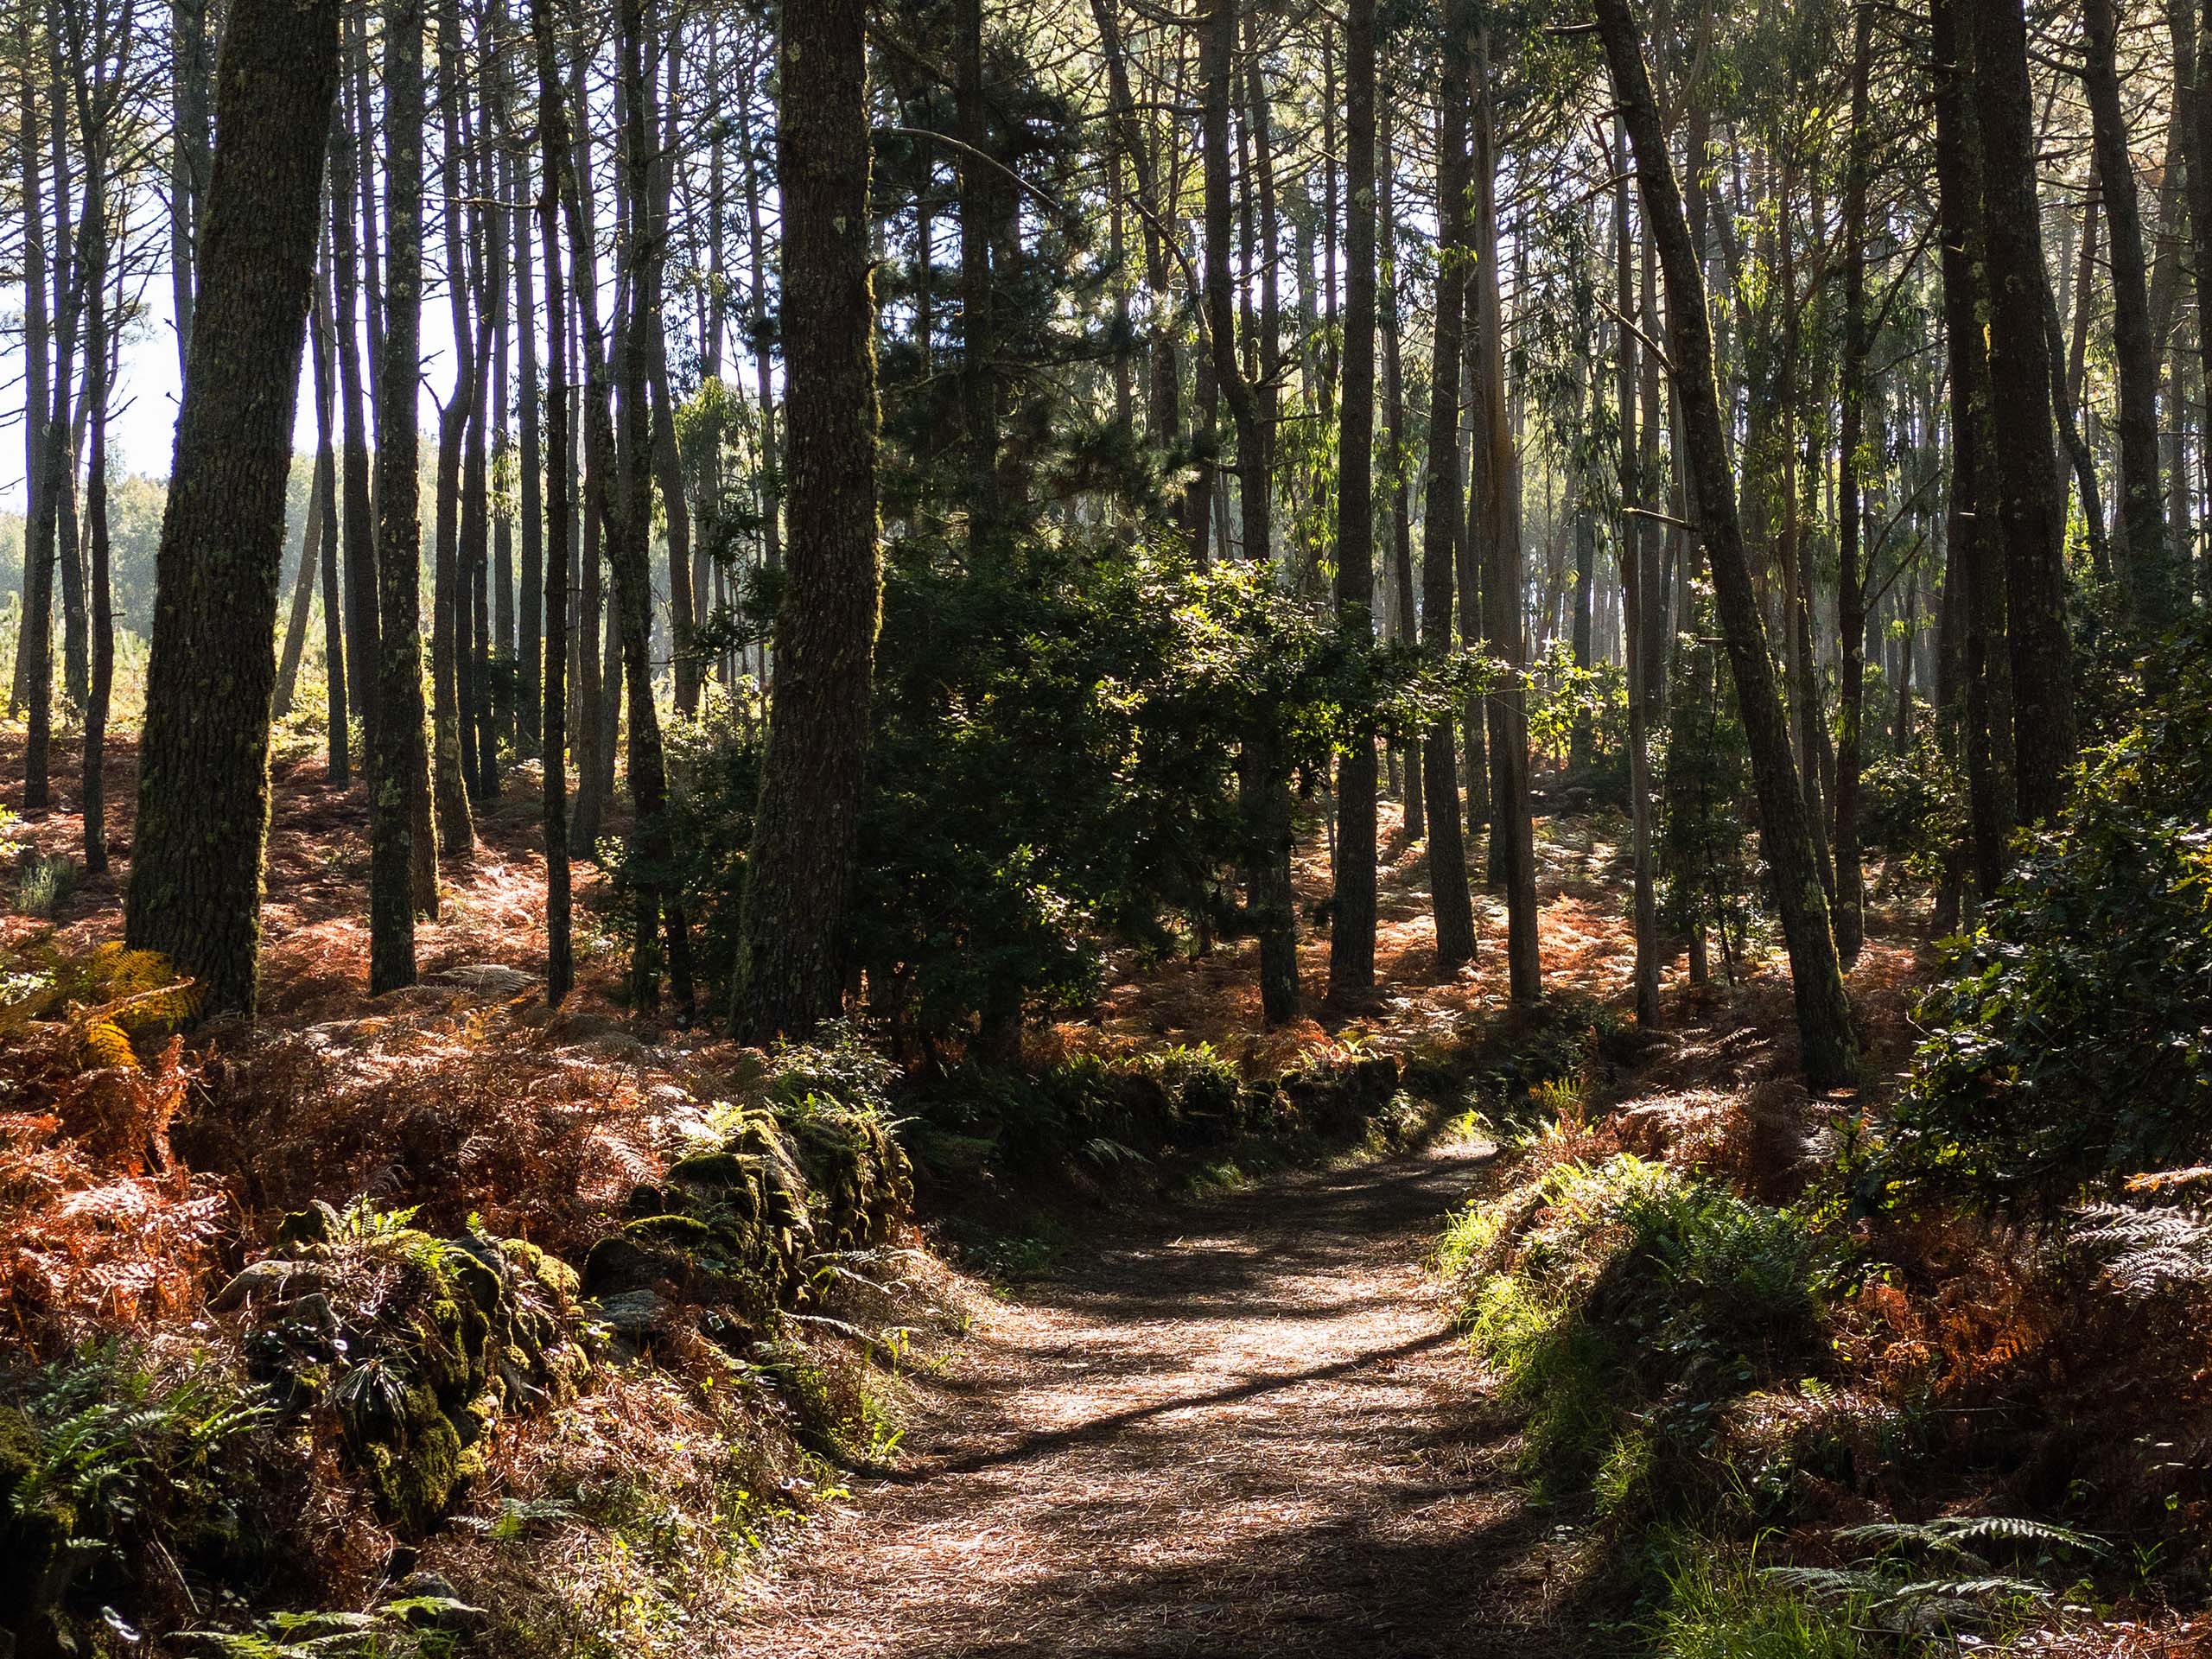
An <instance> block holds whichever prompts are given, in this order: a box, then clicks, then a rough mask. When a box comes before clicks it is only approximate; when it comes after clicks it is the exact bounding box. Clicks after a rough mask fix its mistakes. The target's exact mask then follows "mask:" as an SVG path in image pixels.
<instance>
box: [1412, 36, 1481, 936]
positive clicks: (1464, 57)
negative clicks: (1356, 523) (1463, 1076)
mask: <svg viewBox="0 0 2212 1659" xmlns="http://www.w3.org/2000/svg"><path fill="white" fill-rule="evenodd" d="M1467 29H1468V23H1467V4H1466V0H1450V3H1449V4H1448V5H1447V6H1446V10H1445V16H1444V23H1443V30H1444V39H1443V52H1442V67H1441V68H1440V72H1439V73H1440V77H1441V80H1442V86H1441V88H1440V92H1439V96H1438V113H1437V160H1436V194H1437V199H1438V200H1439V201H1440V202H1441V203H1442V204H1443V206H1442V210H1441V219H1440V225H1439V230H1440V236H1439V238H1438V243H1437V256H1438V257H1437V274H1436V321H1435V324H1434V342H1435V353H1434V357H1433V366H1432V369H1431V371H1430V375H1429V414H1428V433H1429V439H1428V479H1427V493H1428V499H1427V522H1426V523H1425V524H1423V525H1422V529H1421V645H1422V646H1423V648H1424V649H1425V650H1426V651H1427V652H1428V654H1429V655H1430V656H1431V657H1432V658H1435V659H1436V660H1438V661H1440V662H1441V661H1442V660H1444V659H1445V658H1446V657H1448V656H1450V654H1451V652H1452V578H1453V575H1454V571H1453V569H1452V566H1453V560H1454V556H1455V554H1456V551H1457V550H1456V548H1455V546H1454V543H1456V542H1457V540H1458V538H1459V532H1460V531H1462V530H1463V529H1464V524H1463V522H1462V520H1461V518H1460V516H1459V502H1460V499H1461V495H1460V489H1459V444H1458V442H1456V441H1455V435H1456V434H1457V432H1458V431H1459V367H1460V354H1461V351H1462V349H1463V347H1462V340H1461V328H1462V317H1461V312H1462V307H1463V304H1464V302H1465V289H1466V260H1465V249H1466V245H1467V175H1468V161H1467V87H1468V77H1469V73H1470V67H1469V61H1468V40H1467ZM1456 747H1457V745H1456V744H1455V743H1454V742H1453V741H1452V721H1450V720H1448V719H1446V720H1440V721H1436V723H1435V724H1433V726H1431V727H1430V728H1428V733H1427V738H1426V740H1425V741H1424V744H1423V753H1422V755H1421V785H1422V788H1423V790H1424V791H1425V792H1426V794H1427V802H1426V805H1427V819H1428V885H1429V904H1430V907H1431V909H1432V910H1433V912H1434V914H1435V919H1436V971H1437V973H1438V975H1439V976H1450V975H1451V974H1452V973H1454V972H1456V971H1457V970H1458V969H1459V968H1460V967H1461V966H1463V965H1464V964H1465V963H1469V962H1471V961H1473V960H1474V955H1475V906H1474V898H1473V895H1472V894H1471V893H1470V892H1469V891H1468V887H1467V849H1466V842H1465V830H1464V829H1463V828H1462V825H1463V823H1464V822H1465V820H1464V819H1463V818H1462V817H1461V816H1460V810H1459V759H1458V756H1457V754H1456V753H1454V750H1455V748H1456Z"/></svg>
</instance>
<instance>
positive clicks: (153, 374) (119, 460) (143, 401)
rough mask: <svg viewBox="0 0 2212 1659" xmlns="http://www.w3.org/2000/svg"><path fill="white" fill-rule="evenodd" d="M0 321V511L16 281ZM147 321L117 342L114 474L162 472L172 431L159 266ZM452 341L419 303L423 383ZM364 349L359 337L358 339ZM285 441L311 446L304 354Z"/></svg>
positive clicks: (19, 343) (431, 410) (439, 311)
mask: <svg viewBox="0 0 2212 1659" xmlns="http://www.w3.org/2000/svg"><path fill="white" fill-rule="evenodd" d="M0 296H4V307H5V310H6V313H7V318H8V327H7V328H6V331H5V333H4V334H0V512H22V509H23V340H22V310H23V290H22V284H21V283H15V284H11V285H10V286H9V287H8V288H6V289H0ZM145 305H146V309H147V313H148V320H147V325H146V327H143V328H142V329H140V330H139V331H138V332H137V334H134V335H133V337H132V338H130V340H125V341H124V347H123V372H122V375H121V377H120V378H119V379H118V382H117V385H116V389H115V396H114V399H113V403H112V404H111V410H112V411H113V412H111V414H110V416H109V417H108V466H109V467H110V468H111V470H112V471H115V472H117V473H118V474H120V473H143V474H147V475H148V476H149V477H152V478H166V477H168V470H169V457H170V452H171V449H172V448H173V446H174V444H175V436H176V403H177V397H178V394H179V391H180V390H181V376H180V375H179V374H178V372H177V362H176V327H175V308H174V307H173V306H172V305H171V303H170V298H169V277H168V271H167V270H160V271H156V273H155V274H154V276H153V277H152V278H151V279H150V280H149V282H148V283H147V287H146V296H145ZM452 346H453V329H452V324H451V320H450V319H449V318H448V316H447V315H446V308H445V304H444V302H443V301H442V299H438V298H435V296H434V297H433V302H431V303H428V304H425V305H424V306H423V376H424V378H425V379H426V380H427V381H428V382H429V385H436V384H438V382H439V380H440V379H441V378H451V371H450V370H449V369H448V368H446V367H445V365H446V362H447V359H448V355H449V353H450V352H451V349H452ZM362 349H363V351H364V352H365V351H366V350H367V342H366V340H365V338H364V340H363V345H362ZM422 418H423V423H424V429H425V430H428V429H429V424H430V423H433V422H435V420H436V418H437V404H436V403H435V401H434V400H433V399H432V398H431V397H430V396H429V391H428V390H427V389H426V390H425V391H424V392H423V398H422ZM292 442H293V447H294V448H295V449H297V450H300V451H302V452H304V451H310V450H312V449H313V448H314V447H315V398H314V378H313V372H312V367H311V364H310V361H309V359H308V353H305V352H302V353H301V360H300V387H299V404H298V410H297V412H296V416H295V417H294V426H293V440H292Z"/></svg>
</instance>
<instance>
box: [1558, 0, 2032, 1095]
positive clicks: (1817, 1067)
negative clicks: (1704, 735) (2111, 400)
mask: <svg viewBox="0 0 2212 1659" xmlns="http://www.w3.org/2000/svg"><path fill="white" fill-rule="evenodd" d="M1595 3H1596V8H1597V14H1598V29H1599V35H1600V37H1601V38H1602V39H1603V41H1604V42H1605V58H1606V61H1607V63H1608V65H1609V66H1610V67H1611V73H1612V81H1613V87H1614V91H1615V92H1616V94H1617V96H1618V99H1619V100H1620V104H1621V106H1622V111H1621V112H1622V117H1623V118H1624V120H1625V121H1626V122H1627V124H1628V129H1629V136H1630V140H1631V143H1632V144H1633V147H1634V149H1635V156H1636V168H1637V182H1638V184H1639V186H1640V187H1641V190H1642V194H1643V209H1644V215H1645V218H1646V219H1647V221H1648V222H1649V226H1650V227H1651V235H1652V238H1653V240H1654V241H1655V242H1656V244H1657V245H1658V249H1659V260H1660V264H1661V266H1662V269H1663V270H1664V271H1665V275H1666V281H1667V312H1668V324H1669V327H1668V334H1669V340H1670V341H1671V342H1672V344H1673V346H1674V359H1675V375H1676V380H1677V385H1678V387H1679V390H1680V395H1681V410H1682V426H1683V436H1684V439H1685V442H1686V447H1687V449H1688V454H1686V456H1685V460H1686V461H1687V462H1688V467H1689V476H1690V481H1691V486H1692V492H1693V496H1694V500H1695V502H1696V506H1697V516H1698V519H1699V521H1700V525H1701V527H1702V528H1703V530H1704V532H1705V539H1706V549H1707V557H1708V558H1709V560H1710V563H1711V566H1712V570H1713V587H1714V589H1715V594H1716V596H1717V598H1718V601H1719V611H1720V621H1721V629H1722V632H1723V633H1724V635H1725V636H1726V641H1727V648H1728V657H1729V663H1730V665H1731V667H1732V670H1733V671H1734V676H1735V681H1736V701H1737V704H1738V709H1739V710H1740V711H1741V713H1742V716H1743V721H1744V728H1745V735H1746V736H1747V738H1748V739H1749V741H1750V747H1751V771H1752V778H1753V781H1754V785H1755V786H1756V790H1757V793H1758V807H1759V823H1760V831H1761V840H1762V842H1763V844H1764V849H1765V852H1766V857H1767V863H1768V866H1769V868H1770V869H1771V870H1772V871H1773V873H1774V885H1775V889H1776V895H1777V908H1778V909H1779V911H1780V912H1781V919H1782V931H1783V939H1784V941H1785V942H1786V944H1787V945H1788V948H1789V968H1790V985H1791V990H1792V993H1793V995H1794V996H1795V999H1796V1010H1797V1027H1798V1033H1799V1037H1800V1039H1801V1043H1802V1060H1803V1065H1804V1068H1805V1073H1806V1076H1807V1078H1808V1081H1809V1082H1810V1083H1811V1084H1813V1086H1814V1087H1815V1088H1823V1089H1824V1088H1831V1087H1835V1086H1838V1085H1840V1084H1847V1083H1849V1082H1851V1081H1852V1080H1853V1077H1855V1075H1856V1073H1857V1071H1858V1041H1857V1038H1856V1035H1855V1033H1853V1028H1852V1017H1851V1002H1850V998H1849V996H1848V995H1847V993H1846V991H1845V989H1844V984H1843V975H1842V972H1841V969H1840V966H1839V964H1838V963H1837V959H1836V951H1835V937H1834V933H1832V932H1831V931H1830V930H1829V925H1828V912H1827V895H1826V893H1824V892H1823V891H1822V889H1821V882H1820V877H1819V873H1818V861H1817V859H1816V857H1815V853H1814V848H1813V837H1812V829H1811V826H1810V824H1809V823H1808V822H1807V814H1806V810H1805V797H1804V795H1803V793H1802V791H1801V790H1800V788H1799V785H1798V780H1797V776H1796V771H1797V769H1796V763H1795V762H1794V761H1793V760H1792V759H1791V757H1790V752H1789V722H1788V721H1787V719H1786V718H1785V717H1784V715H1783V709H1782V700H1781V698H1780V696H1778V695H1777V690H1776V686H1775V682H1774V666H1773V662H1772V659H1771V658H1770V657H1769V655H1768V654H1767V641H1766V629H1765V626H1764V622H1763V621H1762V620H1761V619H1760V616H1759V609H1758V596H1757V594H1756V593H1755V591H1754V589H1753V587H1752V583H1751V563H1750V561H1749V560H1748V559H1747V558H1746V557H1745V552H1744V540H1743V530H1742V526H1741V525H1740V524H1738V520H1737V517H1736V492H1735V486H1734V481H1733V480H1732V478H1731V477H1730V473H1729V461H1728V449H1727V440H1726V436H1725V435H1724V434H1723V431H1722V429H1721V423H1720V404H1719V392H1718V389H1717V387H1716V385H1715V383H1714V380H1713V339H1712V334H1711V329H1710V326H1709V324H1708V323H1707V317H1706V301H1705V279H1704V276H1703V273H1702V272H1701V271H1700V270H1699V268H1698V263H1697V255H1696V251H1695V249H1694V246H1693V245H1692V244H1691V241H1690V237H1689V229H1688V225H1687V224H1686V223H1685V222H1684V219H1683V217H1682V201H1681V191H1680V189H1679V188H1677V186H1676V184H1675V172H1674V162H1673V160H1672V158H1671V157H1670V156H1669V153H1668V149H1667V142H1666V133H1665V129H1664V128H1663V127H1662V124H1661V122H1660V118H1659V111H1658V106H1657V105H1656V102H1655V100H1654V99H1653V97H1652V93H1651V82H1650V78H1649V74H1648V73H1646V71H1645V68H1644V64H1643V48H1642V45H1641V42H1640V41H1639V40H1638V38H1637V32H1636V18H1635V15H1634V13H1633V12H1632V10H1630V0H1595ZM2047 453H2048V448H2047V447H2046V454H2047Z"/></svg>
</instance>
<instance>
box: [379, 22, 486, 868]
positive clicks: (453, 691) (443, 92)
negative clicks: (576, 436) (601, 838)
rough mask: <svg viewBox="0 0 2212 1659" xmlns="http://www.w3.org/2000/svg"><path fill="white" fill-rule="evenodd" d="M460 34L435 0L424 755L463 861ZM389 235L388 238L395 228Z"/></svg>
mask: <svg viewBox="0 0 2212 1659" xmlns="http://www.w3.org/2000/svg"><path fill="white" fill-rule="evenodd" d="M460 35H461V8H460V6H459V5H458V4H457V3H456V0H444V3H443V4H442V6H441V7H440V8H439V11H438V103H439V106H440V108H441V111H442V117H443V126H444V135H443V136H444V139H445V143H444V145H443V150H444V154H443V156H442V162H441V168H440V176H441V180H442V187H443V190H444V194H445V199H446V204H447V205H446V213H445V243H446V296H447V310H448V315H449V318H450V320H451V324H452V329H453V365H454V366H453V391H451V392H450V393H449V394H448V396H447V398H446V401H445V405H444V407H443V408H442V409H441V410H439V411H438V475H437V485H436V491H437V494H436V503H437V505H436V512H437V522H436V530H435V536H436V540H435V543H433V546H432V553H431V566H430V735H431V748H430V756H431V781H432V785H433V788H434V789H435V804H436V809H437V829H438V850H439V851H440V852H441V853H442V854H443V855H445V856H446V857H448V858H465V857H467V855H469V853H470V852H472V851H473V850H474V848H475V845H476V829H475V825H474V823H473V822H472V820H471V817H470V812H469V804H468V774H467V767H466V766H464V764H463V761H462V756H461V721H462V711H461V655H462V652H463V650H464V644H463V638H462V636H463V633H464V625H463V623H462V621H461V607H462V606H463V605H464V604H466V603H467V600H466V598H465V597H464V596H463V594H462V592H461V467H462V464H463V461H462V452H463V450H464V448H465V447H466V445H467V442H468V429H469V423H470V421H471V420H472V418H473V417H474V413H475V409H476V346H475V340H474V334H473V329H472V324H471V319H470V315H469V313H470V305H469V295H470V291H471V287H472V285H471V283H470V282H469V279H468V256H467V230H466V224H467V210H466V208H465V207H464V206H463V203H464V202H465V200H467V196H466V193H465V192H464V191H463V189H462V188H461V113H460V110H461V97H462V91H461V41H460ZM393 233H394V234H395V235H397V229H396V228H395V230H394V232H393Z"/></svg>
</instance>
